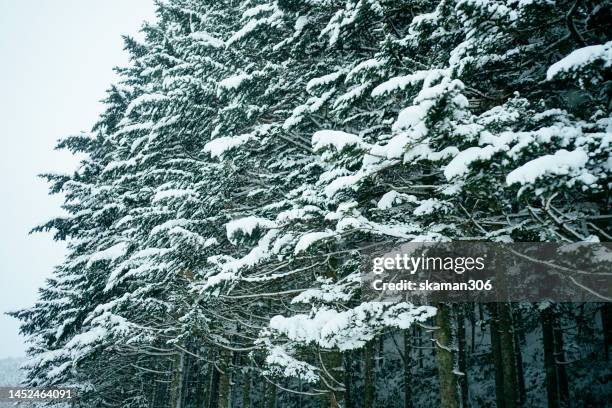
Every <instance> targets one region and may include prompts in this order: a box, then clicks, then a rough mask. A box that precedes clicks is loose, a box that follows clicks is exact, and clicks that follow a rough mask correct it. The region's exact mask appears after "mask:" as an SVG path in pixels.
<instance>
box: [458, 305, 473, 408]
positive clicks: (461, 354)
mask: <svg viewBox="0 0 612 408" xmlns="http://www.w3.org/2000/svg"><path fill="white" fill-rule="evenodd" d="M455 308H456V311H457V346H458V363H459V371H460V372H461V373H462V374H461V375H459V377H458V379H457V380H458V381H459V389H460V390H461V403H462V405H463V407H464V408H467V407H469V398H470V396H469V387H468V373H467V355H466V353H467V350H466V341H465V305H456V306H455Z"/></svg>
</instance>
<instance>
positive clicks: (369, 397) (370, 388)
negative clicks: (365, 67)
mask: <svg viewBox="0 0 612 408" xmlns="http://www.w3.org/2000/svg"><path fill="white" fill-rule="evenodd" d="M364 354H365V375H364V383H365V384H364V390H365V395H364V399H363V400H364V407H365V408H373V407H374V344H373V341H371V342H369V343H368V344H366V347H365V353H364Z"/></svg>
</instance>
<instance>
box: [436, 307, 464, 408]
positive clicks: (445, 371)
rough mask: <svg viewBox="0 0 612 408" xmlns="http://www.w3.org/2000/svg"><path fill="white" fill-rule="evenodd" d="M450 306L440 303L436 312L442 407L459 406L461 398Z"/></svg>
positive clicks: (453, 407) (451, 407)
mask: <svg viewBox="0 0 612 408" xmlns="http://www.w3.org/2000/svg"><path fill="white" fill-rule="evenodd" d="M450 315H451V312H450V307H449V306H448V305H445V304H443V303H440V304H438V312H437V314H436V326H437V329H436V330H435V342H436V363H437V366H438V379H439V381H440V407H441V408H457V407H459V398H458V395H457V378H456V376H455V374H454V372H453V371H454V368H455V367H454V366H455V362H454V356H453V354H454V352H453V344H452V328H451V317H450Z"/></svg>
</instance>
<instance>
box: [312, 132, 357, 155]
mask: <svg viewBox="0 0 612 408" xmlns="http://www.w3.org/2000/svg"><path fill="white" fill-rule="evenodd" d="M360 144H361V138H360V137H359V136H357V135H353V134H351V133H346V132H342V131H339V130H319V131H318V132H315V134H314V135H313V136H312V147H313V149H314V151H318V150H321V149H324V148H326V147H329V146H333V147H334V148H335V149H336V150H337V151H339V152H341V151H342V150H344V149H345V148H346V147H347V146H354V145H360Z"/></svg>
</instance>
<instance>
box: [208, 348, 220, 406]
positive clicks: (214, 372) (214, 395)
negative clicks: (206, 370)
mask: <svg viewBox="0 0 612 408" xmlns="http://www.w3.org/2000/svg"><path fill="white" fill-rule="evenodd" d="M211 354H212V358H213V359H214V358H215V353H211ZM218 400H219V370H218V369H217V367H216V365H215V364H214V363H210V384H209V387H208V408H216V406H217V401H218Z"/></svg>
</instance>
